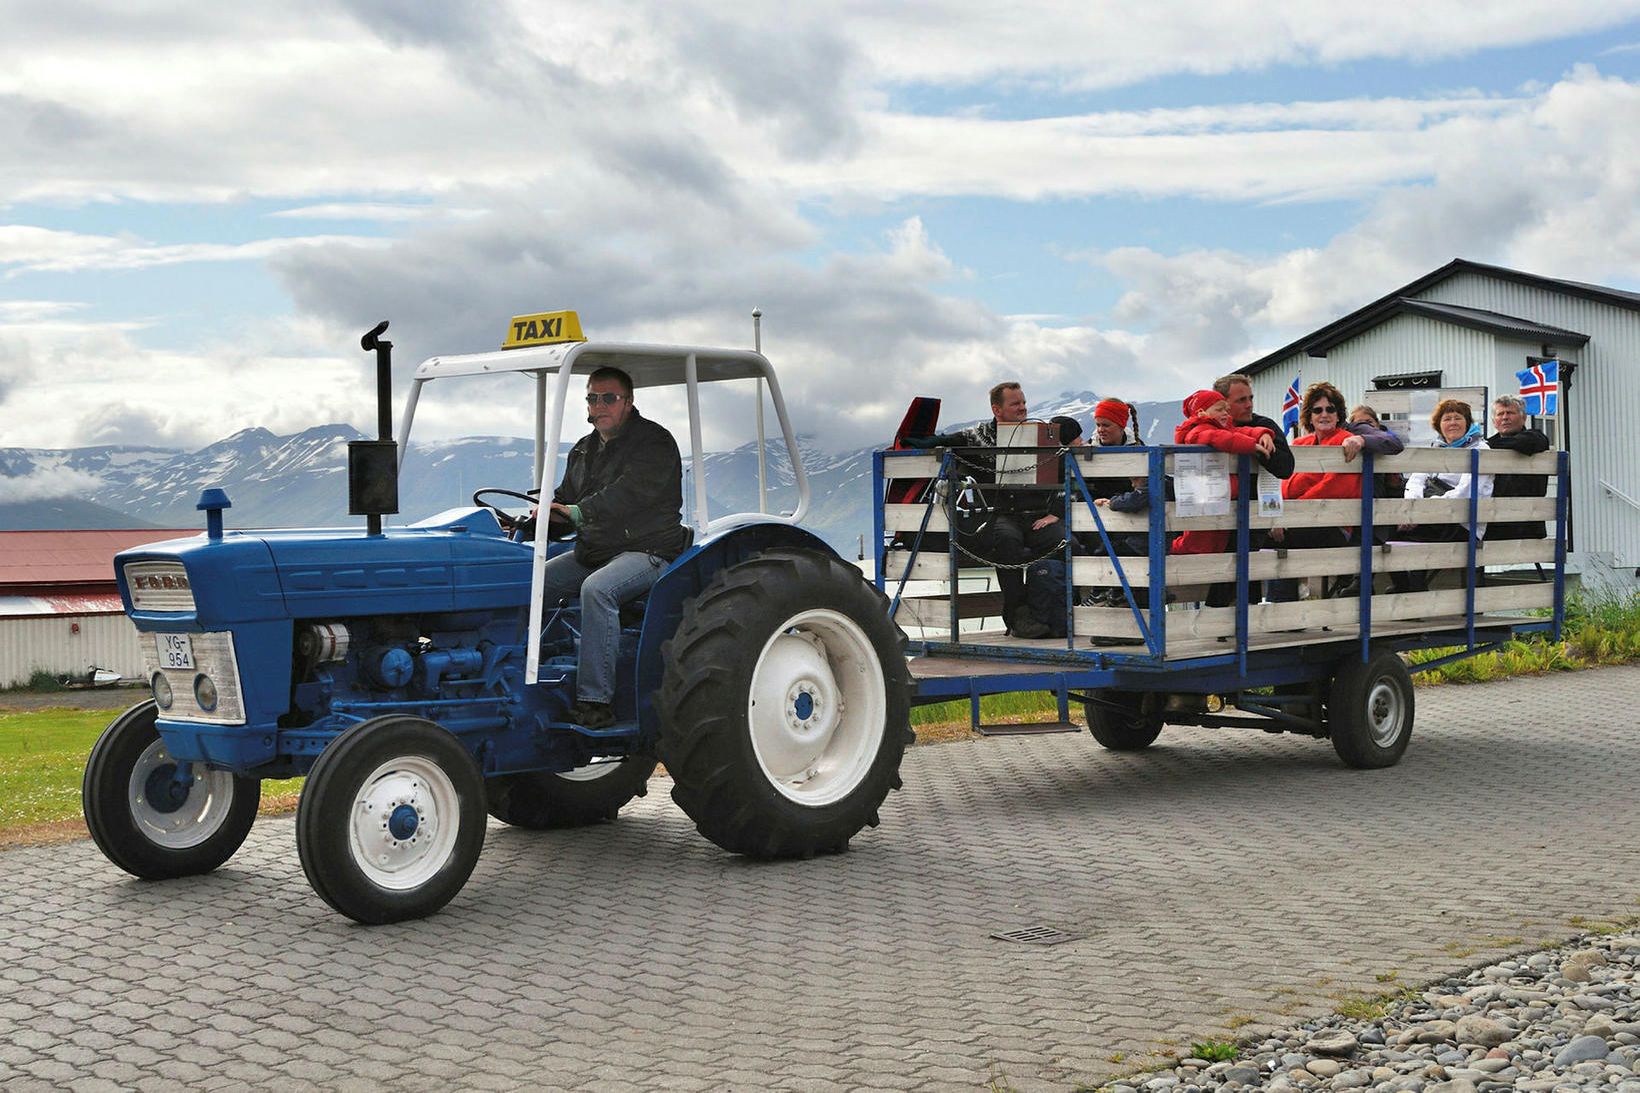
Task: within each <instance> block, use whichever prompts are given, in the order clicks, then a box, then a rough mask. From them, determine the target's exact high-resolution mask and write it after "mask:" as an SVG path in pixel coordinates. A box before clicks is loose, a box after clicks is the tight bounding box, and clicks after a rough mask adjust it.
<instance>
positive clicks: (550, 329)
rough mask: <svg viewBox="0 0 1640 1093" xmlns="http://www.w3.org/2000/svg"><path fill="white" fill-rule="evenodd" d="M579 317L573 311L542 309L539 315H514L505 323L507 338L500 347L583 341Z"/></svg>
mask: <svg viewBox="0 0 1640 1093" xmlns="http://www.w3.org/2000/svg"><path fill="white" fill-rule="evenodd" d="M586 340H587V336H586V335H585V334H583V333H581V317H580V316H579V315H577V314H575V312H573V311H543V312H541V313H540V314H539V315H514V316H513V317H512V322H510V323H509V324H507V340H506V341H504V342H502V343H501V348H502V349H522V348H524V347H525V346H526V345H557V344H558V343H559V342H584V341H586Z"/></svg>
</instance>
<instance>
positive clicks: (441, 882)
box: [296, 715, 485, 925]
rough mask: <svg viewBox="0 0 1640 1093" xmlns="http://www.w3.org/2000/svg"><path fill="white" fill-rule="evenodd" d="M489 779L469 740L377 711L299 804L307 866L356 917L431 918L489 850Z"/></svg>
mask: <svg viewBox="0 0 1640 1093" xmlns="http://www.w3.org/2000/svg"><path fill="white" fill-rule="evenodd" d="M484 827H485V819H484V777H483V775H482V774H480V773H479V769H478V764H477V763H476V762H475V761H474V760H473V757H472V755H471V754H469V753H468V751H467V749H466V748H465V747H463V746H462V743H461V741H459V740H457V739H456V738H455V736H454V735H452V734H451V733H450V732H448V731H446V730H445V729H444V728H442V727H441V726H439V725H437V724H435V723H433V722H431V721H424V720H422V719H421V718H419V717H403V716H397V715H389V716H386V717H377V718H372V719H371V720H369V721H366V722H364V723H363V724H360V725H355V726H353V727H352V728H350V729H348V730H347V731H346V732H344V733H342V734H341V735H340V736H338V737H337V738H336V739H335V740H332V741H331V742H330V745H329V746H328V747H326V748H325V750H324V751H322V752H320V753H319V758H318V759H317V760H316V761H315V762H314V764H313V769H312V770H311V771H309V772H308V776H307V783H306V784H305V785H304V786H303V787H302V797H301V800H300V802H299V803H298V804H297V806H296V851H297V854H298V855H299V856H300V857H301V859H302V871H303V872H304V873H306V874H307V879H308V883H309V884H311V885H312V886H313V890H314V891H315V892H317V893H318V894H319V896H320V898H322V899H323V900H324V901H325V902H326V903H328V904H330V905H331V906H332V907H334V908H335V909H336V910H338V911H340V912H341V913H342V914H344V915H346V916H347V917H348V918H351V919H353V920H354V921H355V922H363V923H368V924H372V925H374V924H379V923H383V922H401V921H403V920H405V919H412V918H424V917H426V916H427V915H430V914H432V913H433V912H435V911H437V910H438V909H439V908H441V907H443V906H444V905H445V904H446V903H449V902H450V900H452V899H453V898H455V895H456V893H457V892H459V891H461V888H462V885H464V884H466V883H467V878H468V877H469V876H471V875H472V872H473V867H474V866H475V865H477V864H478V856H479V853H480V852H481V851H482V850H483V849H484Z"/></svg>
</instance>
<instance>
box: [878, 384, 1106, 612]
mask: <svg viewBox="0 0 1640 1093" xmlns="http://www.w3.org/2000/svg"><path fill="white" fill-rule="evenodd" d="M1028 420H1030V414H1029V411H1028V409H1027V407H1026V403H1025V392H1024V390H1023V389H1022V388H1021V387H1020V385H1019V384H1017V383H1015V382H1013V381H1012V380H1009V381H1006V382H1004V383H999V384H997V385H996V386H995V387H993V388H991V420H989V421H982V422H980V423H979V424H978V425H973V426H970V427H968V428H967V429H960V430H958V431H956V432H953V433H942V434H940V435H938V436H930V437H907V438H906V444H907V445H908V446H910V447H916V448H934V447H941V448H970V447H972V448H991V449H994V448H995V447H996V445H997V436H998V433H999V431H1000V433H1001V435H1002V436H1003V438H1004V440H1012V439H1014V437H1013V434H1015V433H1020V427H1021V425H1022V423H1024V422H1026V421H1028ZM1030 428H1032V429H1034V428H1035V426H1034V425H1033V426H1030ZM1079 431H1080V430H1079ZM1020 435H1021V436H1023V435H1026V434H1023V433H1020ZM996 459H997V457H996V455H995V454H994V452H990V451H987V452H970V453H964V454H962V455H961V456H960V457H959V459H958V467H959V472H960V473H962V474H964V475H971V476H972V477H973V478H974V480H975V481H976V482H977V483H978V485H979V486H980V487H981V490H980V492H982V493H983V494H984V495H985V496H984V500H985V501H986V502H988V503H989V505H990V506H991V508H990V512H989V513H988V515H987V516H986V518H985V520H984V522H983V523H982V524H981V526H980V527H979V528H978V529H976V530H975V531H974V532H973V533H972V534H970V535H968V536H967V537H966V545H964V537H963V536H960V535H959V536H958V546H957V549H958V550H959V551H960V552H962V553H964V554H965V555H967V557H969V558H970V559H972V560H974V561H978V562H981V563H990V564H993V565H996V566H997V587H998V588H999V589H1000V590H1001V592H1002V622H1003V625H1004V626H1006V627H1007V629H1008V632H1009V633H1011V634H1013V635H1014V636H1015V637H1021V638H1040V637H1046V636H1048V628H1047V626H1045V625H1044V624H1043V623H1042V622H1041V620H1039V619H1037V618H1036V617H1035V616H1034V615H1033V614H1031V613H1029V612H1021V610H1020V609H1021V608H1022V607H1024V606H1025V574H1024V572H1023V570H1024V567H1025V566H1026V565H1028V564H1029V563H1030V562H1032V561H1035V560H1036V559H1038V558H1041V557H1043V556H1045V555H1047V554H1050V553H1052V552H1053V551H1054V550H1056V549H1058V548H1059V547H1061V546H1063V545H1064V542H1065V536H1064V525H1063V524H1062V523H1060V521H1059V517H1058V516H1057V515H1055V514H1054V513H1053V511H1052V505H1053V502H1054V500H1055V499H1056V497H1057V496H1058V495H1056V494H1054V493H1053V492H1052V491H1046V492H1044V491H1039V490H1033V489H1030V488H1028V487H1027V488H1024V489H1009V488H1007V487H998V486H996V485H995V483H996V465H997V464H996ZM1006 469H1007V468H1006V465H1004V470H1005V471H1006ZM1010 567H1012V568H1010Z"/></svg>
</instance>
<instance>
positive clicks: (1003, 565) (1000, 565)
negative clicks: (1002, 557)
mask: <svg viewBox="0 0 1640 1093" xmlns="http://www.w3.org/2000/svg"><path fill="white" fill-rule="evenodd" d="M951 545H952V546H953V547H955V548H956V550H957V553H958V554H962V555H966V556H967V557H969V558H972V559H973V560H974V561H976V562H978V563H980V564H981V565H988V566H991V567H993V568H995V569H1029V568H1030V567H1031V566H1033V565H1035V564H1036V563H1038V562H1040V561H1041V560H1042V559H1044V558H1047V557H1051V556H1052V555H1054V554H1057V553H1059V551H1060V549H1061V548H1062V547H1064V545H1065V540H1064V539H1060V540H1059V542H1057V543H1055V544H1054V545H1053V546H1052V547H1050V548H1048V550H1047V551H1046V552H1045V553H1042V554H1038V555H1037V556H1036V557H1035V558H1031V559H1029V560H1028V561H1023V562H1020V563H1018V564H1017V565H1010V564H1008V563H1007V562H993V561H992V560H991V559H989V558H981V557H980V556H979V555H978V554H975V553H974V552H973V551H971V550H969V549H968V548H967V547H965V546H963V545H962V544H961V543H960V542H958V541H957V537H956V536H955V535H953V536H951Z"/></svg>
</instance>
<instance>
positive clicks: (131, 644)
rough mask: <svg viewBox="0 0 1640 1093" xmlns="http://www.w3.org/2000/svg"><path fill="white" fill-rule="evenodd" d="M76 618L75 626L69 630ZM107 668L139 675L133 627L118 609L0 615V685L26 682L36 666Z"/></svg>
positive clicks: (54, 670)
mask: <svg viewBox="0 0 1640 1093" xmlns="http://www.w3.org/2000/svg"><path fill="white" fill-rule="evenodd" d="M75 623H78V624H79V626H80V632H79V633H78V634H76V633H74V632H73V624H75ZM92 665H96V666H97V667H99V668H109V669H112V670H113V671H116V672H118V673H120V675H122V676H124V677H126V678H127V679H141V678H142V650H141V646H140V645H139V644H138V638H137V628H136V627H135V626H133V625H131V620H130V619H128V618H126V617H125V616H124V615H44V616H32V617H29V618H14V619H0V687H9V686H11V685H13V684H16V683H26V682H28V679H29V677H30V676H31V675H33V674H34V673H35V672H36V671H40V670H44V671H48V672H50V673H51V674H52V675H57V676H61V675H67V674H68V673H70V672H74V673H82V672H84V671H85V670H86V669H87V668H88V667H90V666H92Z"/></svg>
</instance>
